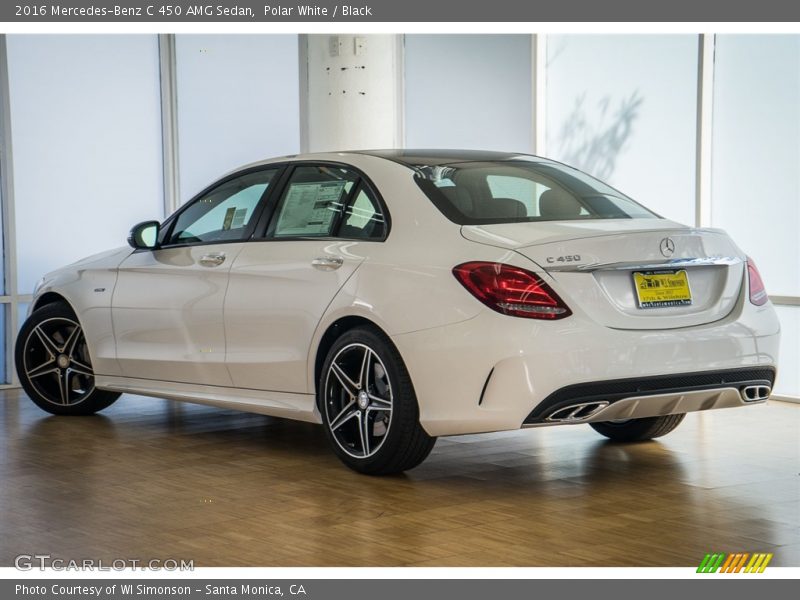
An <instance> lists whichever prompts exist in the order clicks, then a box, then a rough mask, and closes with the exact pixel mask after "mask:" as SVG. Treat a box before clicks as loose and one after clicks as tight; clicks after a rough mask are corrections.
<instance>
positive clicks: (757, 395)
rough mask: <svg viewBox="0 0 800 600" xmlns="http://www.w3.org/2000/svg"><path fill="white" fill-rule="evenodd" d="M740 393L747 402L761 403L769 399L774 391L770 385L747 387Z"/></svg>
mask: <svg viewBox="0 0 800 600" xmlns="http://www.w3.org/2000/svg"><path fill="white" fill-rule="evenodd" d="M739 393H740V394H741V395H742V400H744V401H745V402H760V401H762V400H766V399H767V398H769V395H770V394H771V393H772V389H771V388H770V387H769V386H768V385H747V386H745V387H743V388H742V389H741V391H740V392H739Z"/></svg>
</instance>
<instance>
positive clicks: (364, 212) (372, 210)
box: [337, 186, 386, 239]
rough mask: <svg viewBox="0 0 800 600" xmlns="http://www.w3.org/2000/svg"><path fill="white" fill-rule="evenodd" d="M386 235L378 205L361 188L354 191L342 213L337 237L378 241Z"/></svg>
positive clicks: (369, 194)
mask: <svg viewBox="0 0 800 600" xmlns="http://www.w3.org/2000/svg"><path fill="white" fill-rule="evenodd" d="M385 235H386V223H385V218H384V216H383V212H382V211H381V208H380V204H378V202H377V201H376V200H375V198H374V197H373V195H372V194H371V193H370V192H369V191H368V190H367V189H366V188H364V187H363V186H360V187H359V188H358V190H357V191H356V194H355V197H354V198H353V200H352V201H351V202H350V203H349V204H348V206H347V208H346V209H345V213H344V220H343V222H342V225H341V227H340V228H339V231H338V232H337V236H338V237H342V238H356V239H362V238H363V239H378V238H383V237H384V236H385Z"/></svg>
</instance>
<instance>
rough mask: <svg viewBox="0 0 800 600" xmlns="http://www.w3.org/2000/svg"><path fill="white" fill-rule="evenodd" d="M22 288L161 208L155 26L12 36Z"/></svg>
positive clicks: (117, 242) (117, 239)
mask: <svg viewBox="0 0 800 600" xmlns="http://www.w3.org/2000/svg"><path fill="white" fill-rule="evenodd" d="M7 41H8V61H9V89H10V95H11V125H12V126H11V131H12V135H13V143H14V185H15V204H16V227H17V257H18V272H19V275H18V281H19V285H18V287H19V292H20V293H23V294H24V293H30V292H31V291H32V289H33V286H34V284H35V283H36V281H37V280H38V279H39V278H40V277H41V276H42V275H43V274H44V273H45V272H47V271H50V270H52V269H54V268H57V267H60V266H62V265H64V264H67V263H69V262H72V261H74V260H77V259H79V258H81V257H83V256H86V255H89V254H92V253H95V252H99V251H102V250H105V249H108V248H113V247H116V246H121V245H125V240H126V238H127V234H128V230H129V229H130V227H131V225H133V224H134V223H136V222H137V221H141V220H144V219H148V218H153V217H160V216H161V213H162V206H163V201H162V179H161V120H160V119H161V117H160V114H161V112H160V111H161V109H160V91H159V70H158V68H159V67H158V44H157V38H156V36H154V35H149V36H144V35H139V36H127V35H114V36H102V35H92V36H79V35H58V36H41V35H10V36H8V40H7Z"/></svg>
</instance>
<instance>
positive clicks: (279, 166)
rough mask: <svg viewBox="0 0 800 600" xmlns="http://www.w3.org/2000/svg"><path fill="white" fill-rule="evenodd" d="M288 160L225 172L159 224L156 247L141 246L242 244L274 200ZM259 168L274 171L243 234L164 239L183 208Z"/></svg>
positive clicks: (167, 247)
mask: <svg viewBox="0 0 800 600" xmlns="http://www.w3.org/2000/svg"><path fill="white" fill-rule="evenodd" d="M286 169H287V163H283V162H281V163H269V164H266V165H258V166H255V167H250V168H246V169H242V170H240V171H236V172H234V173H231V174H229V175H226V176H225V177H223V178H222V179H218V180H217V181H215V182H213V183H212V184H210V185H209V186H207V187H206V188H205V189H203V190H202V191H200V192H199V193H198V194H195V196H193V197H192V198H191V199H190V200H189V201H188V202H186V204H184V205H183V206H181V207H180V208H179V209H178V210H176V211H175V212H174V213H172V214H171V215H170V216H169V217H168V218H167V219H166V220H165V221H164V222H163V223H162V224H161V227H160V231H159V233H158V246H157V247H156V248H152V249H143V250H145V251H153V250H162V249H170V248H189V247H195V246H210V245H216V244H241V243H244V242H247V241H249V240H251V239H252V237H253V232H254V231H255V230H256V229H257V227H258V224H259V223H260V221H261V217H262V215H263V213H264V210H265V208H266V207H267V206H269V204H270V202H271V201H272V199H273V196H274V194H275V190H276V188H278V187H279V186H280V185H281V184H282V183H283V178H284V175H285V173H286ZM262 171H275V175H274V176H273V177H272V179H271V180H270V183H269V185H268V186H267V189H266V191H265V192H264V194H262V196H261V198H259V200H258V203H256V206H255V208H254V209H253V216H252V217H251V218H250V222H249V223H248V224H247V226H246V227H245V229H244V231H243V232H242V236H241V237H239V238H236V239H229V240H209V241H200V242H179V243H167V240H169V239H170V237H171V236H172V232H173V230H174V228H175V225H176V223H177V222H178V219H179V217H180V216H181V214H183V212H184V211H186V210H188V209H189V208H190V207H192V206H194V204H195V203H197V202H199V201H201V200H202V199H203V198H205V197H206V196H208V195H209V194H211V193H213V192H214V191H215V190H217V188H219V187H221V186H223V185H225V184H227V183H230V182H231V181H233V180H235V179H239V178H240V177H245V176H247V175H252V174H253V173H260V172H262Z"/></svg>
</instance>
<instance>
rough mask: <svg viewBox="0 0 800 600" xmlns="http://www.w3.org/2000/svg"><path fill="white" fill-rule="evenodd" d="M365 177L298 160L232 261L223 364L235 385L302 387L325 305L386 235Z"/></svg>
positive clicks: (338, 167) (296, 390) (299, 390)
mask: <svg viewBox="0 0 800 600" xmlns="http://www.w3.org/2000/svg"><path fill="white" fill-rule="evenodd" d="M386 232H387V229H386V217H385V211H384V210H383V209H382V204H381V202H380V200H379V198H378V196H377V194H376V193H375V191H374V189H373V188H372V187H371V186H370V184H369V183H368V182H367V181H366V180H364V179H363V178H362V177H361V176H360V175H359V174H358V173H357V172H356V171H355V170H353V169H351V168H348V167H344V166H341V165H319V164H307V163H301V164H298V165H296V166H295V167H294V168H293V169H292V172H291V173H290V175H289V177H288V180H287V183H286V184H285V186H284V189H283V191H282V192H281V194H280V197H279V199H278V201H277V203H276V206H275V209H274V210H273V211H272V214H271V218H270V219H269V222H268V224H267V223H265V224H264V234H263V237H259V236H256V237H254V239H253V240H252V241H251V242H249V243H248V244H246V245H245V247H244V248H243V249H242V251H241V252H240V253H239V255H238V256H237V257H236V260H235V261H234V263H233V266H232V267H231V273H230V284H229V287H228V294H227V298H226V301H225V330H226V336H227V342H228V353H227V364H228V370H229V372H230V374H231V377H232V379H233V383H234V385H235V386H236V387H242V388H250V389H261V390H271V391H281V392H294V393H307V392H308V391H309V390H308V385H307V378H306V377H307V370H306V361H307V360H308V353H309V348H310V345H311V339H312V337H313V335H314V331H315V330H316V327H317V324H318V323H319V321H320V319H321V317H322V315H323V313H324V312H325V309H326V308H327V307H328V305H329V304H330V302H331V300H333V297H334V296H335V295H336V293H337V292H338V291H339V290H340V289H341V287H342V286H343V285H344V283H345V282H346V281H347V279H348V278H349V277H350V276H351V275H352V274H353V272H354V271H355V270H356V269H357V268H358V266H359V265H360V264H361V262H362V261H363V260H364V258H365V257H366V256H367V255H368V254H369V248H370V246H371V245H373V244H376V243H381V240H383V239H384V238H385V237H386Z"/></svg>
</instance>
